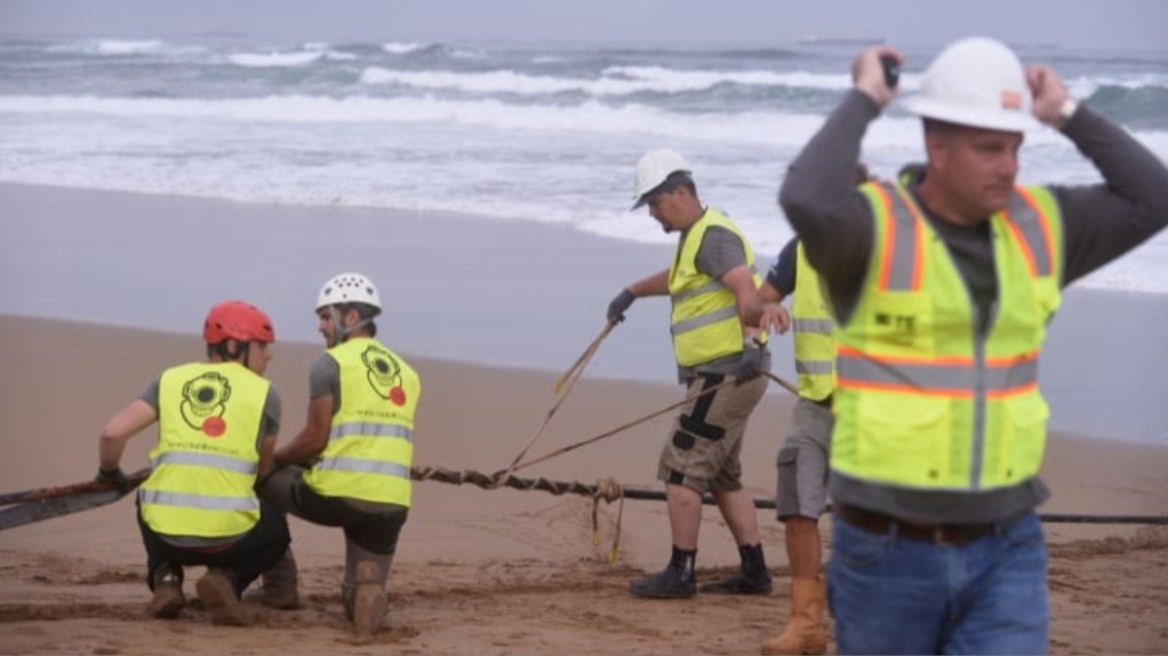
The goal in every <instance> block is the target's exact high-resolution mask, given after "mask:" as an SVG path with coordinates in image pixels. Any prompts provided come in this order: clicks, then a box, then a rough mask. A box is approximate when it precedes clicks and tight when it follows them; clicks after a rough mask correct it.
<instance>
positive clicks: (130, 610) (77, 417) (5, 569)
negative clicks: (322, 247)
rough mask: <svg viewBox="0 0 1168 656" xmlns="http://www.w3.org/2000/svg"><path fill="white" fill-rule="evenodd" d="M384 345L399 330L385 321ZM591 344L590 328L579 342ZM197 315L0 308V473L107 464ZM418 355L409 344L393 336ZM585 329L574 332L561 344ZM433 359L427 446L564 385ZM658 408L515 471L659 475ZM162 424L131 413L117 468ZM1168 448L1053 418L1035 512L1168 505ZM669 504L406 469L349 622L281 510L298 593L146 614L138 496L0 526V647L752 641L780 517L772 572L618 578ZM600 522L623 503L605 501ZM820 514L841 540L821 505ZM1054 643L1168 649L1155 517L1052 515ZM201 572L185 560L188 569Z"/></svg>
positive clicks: (587, 404)
mask: <svg viewBox="0 0 1168 656" xmlns="http://www.w3.org/2000/svg"><path fill="white" fill-rule="evenodd" d="M386 341H387V342H388V343H389V344H390V345H391V346H392V345H393V340H392V336H387V340H386ZM582 346H583V345H581V347H582ZM320 348H321V347H320V346H319V345H308V344H278V345H277V346H276V351H275V357H276V359H275V361H274V362H273V364H272V366H271V368H270V370H269V374H270V375H271V377H272V378H273V380H274V381H275V382H276V384H277V385H278V387H279V388H280V390H281V392H282V395H283V398H284V401H285V411H284V420H285V425H284V429H283V431H282V439H285V440H286V439H289V437H290V435H291V434H293V432H294V431H296V430H298V429H299V427H300V423H301V421H302V420H303V417H304V411H305V403H306V390H307V371H308V364H309V363H310V362H311V360H312V359H313V358H314V357H315V356H316V355H317V354H319V352H320ZM201 350H202V349H201V345H200V344H199V343H198V341H197V339H196V338H194V337H192V336H189V335H172V334H164V333H156V332H148V331H139V330H133V329H123V328H110V327H103V326H96V325H87V324H78V323H68V322H59V321H49V320H40V319H27V318H17V317H2V318H0V370H2V371H3V372H4V374H5V378H4V380H5V384H4V392H3V394H0V417H3V425H4V429H5V430H4V433H3V436H2V437H0V491H12V490H17V489H24V488H31V487H40V486H45V485H53V484H62V483H68V482H74V481H78V480H84V479H86V478H87V477H89V476H90V475H91V474H92V473H93V471H94V470H95V468H96V465H97V434H98V431H99V430H100V427H101V425H102V423H103V422H104V421H105V419H106V418H107V417H108V416H109V415H111V414H112V413H113V412H114V411H116V410H117V409H118V408H120V407H121V406H122V405H123V404H124V403H126V402H127V401H129V400H130V399H132V398H134V397H135V396H136V395H137V394H139V393H140V392H141V390H142V389H143V388H144V386H145V385H146V383H147V382H148V381H149V380H150V379H151V378H152V377H153V376H155V375H157V373H158V372H159V371H160V370H161V368H162V367H164V366H167V365H170V364H174V363H178V362H182V361H186V360H191V359H198V358H200V357H201V355H202V353H201ZM404 355H406V356H407V357H408V355H409V354H408V353H405V354H404ZM574 356H575V353H565V354H564V360H565V363H567V362H570V361H571V359H572V358H573V357H574ZM412 360H413V361H414V362H415V364H416V365H417V367H418V369H419V370H420V372H421V374H422V376H423V381H424V392H423V398H422V408H421V412H420V417H419V430H418V442H419V446H418V452H417V457H416V464H419V465H432V466H441V467H448V468H452V469H477V470H481V471H486V472H490V471H494V470H496V469H499V468H500V467H502V466H503V465H505V464H506V463H507V462H508V461H509V460H510V459H511V457H513V456H514V455H515V453H516V452H517V451H518V450H519V448H520V447H521V446H522V445H523V443H524V442H525V441H526V439H527V438H528V436H530V434H531V432H532V430H534V428H535V427H536V426H537V425H538V424H539V422H540V420H541V419H542V418H543V416H544V413H545V412H546V410H547V408H548V407H549V406H550V404H551V402H552V401H553V397H552V395H551V384H552V381H553V380H554V378H555V376H556V373H555V372H540V371H527V370H517V369H502V368H490V367H482V366H475V365H469V364H461V363H456V362H446V361H435V360H426V359H412ZM680 394H681V390H680V388H677V387H672V386H667V385H656V384H649V383H635V382H627V381H605V380H594V379H589V378H587V377H586V378H585V379H584V380H583V381H581V383H580V384H579V385H578V386H577V388H576V390H575V391H574V392H573V393H572V397H571V398H570V399H569V400H568V401H567V402H566V403H565V404H564V406H563V407H562V409H561V410H560V412H559V414H558V415H557V416H556V418H555V420H554V422H553V423H552V425H551V427H550V428H549V430H548V431H547V432H546V433H545V435H544V437H543V438H541V440H540V442H539V443H538V444H537V445H536V446H535V447H534V448H533V449H532V451H531V453H532V454H533V455H535V454H542V453H545V452H547V451H550V450H552V449H554V448H557V447H560V446H564V445H566V444H568V443H571V442H574V441H577V440H579V439H583V438H587V437H590V436H592V435H595V434H598V433H600V432H602V431H603V430H605V429H608V428H610V427H614V426H616V425H618V424H621V423H624V422H625V421H627V420H629V419H633V418H636V417H638V416H641V415H645V414H648V413H649V412H652V411H653V410H656V409H658V408H662V407H664V406H666V405H668V404H669V403H671V402H673V401H675V400H677V399H678V398H680ZM789 412H790V401H789V399H788V398H786V397H785V396H782V395H777V394H776V395H768V397H767V398H766V399H765V400H764V403H763V406H762V407H761V408H760V409H759V411H758V412H757V414H756V415H755V418H754V420H753V422H752V424H751V426H750V430H749V433H748V435H747V439H746V447H745V450H744V454H743V455H744V476H745V480H746V482H747V485H748V486H749V487H750V489H751V491H752V492H753V493H755V494H756V495H758V496H763V497H766V496H769V495H770V494H771V492H772V489H773V485H774V466H773V461H774V456H775V452H776V449H777V446H778V436H779V434H780V432H781V429H782V426H783V424H784V423H785V422H786V421H787V419H788V416H789ZM668 421H669V420H668V416H667V417H665V418H662V419H658V420H655V421H652V422H649V423H648V424H646V425H643V426H640V427H638V428H635V429H633V430H630V431H628V432H626V433H622V434H620V435H618V436H614V437H612V438H609V439H607V440H604V441H602V442H600V443H598V444H596V445H593V446H590V447H586V448H583V449H580V450H578V451H575V452H572V453H570V454H567V455H565V456H563V457H561V458H557V459H553V460H551V461H549V462H548V463H546V464H544V465H539V466H537V467H534V468H532V469H531V470H529V471H527V472H525V473H528V474H532V475H539V476H547V477H549V478H553V479H563V480H572V479H575V480H580V481H583V482H586V483H592V482H594V481H596V480H597V479H599V478H601V477H614V478H616V479H618V480H620V481H621V482H622V483H625V484H630V485H644V486H655V485H656V484H655V483H654V481H653V474H654V472H655V463H656V457H657V453H658V450H659V448H660V445H661V443H662V440H663V438H664V434H665V431H666V429H667V425H668ZM153 440H154V436H153V434H152V433H151V432H149V431H148V432H146V433H143V434H141V435H139V436H138V437H137V438H135V440H134V441H133V442H131V445H130V448H129V450H128V451H127V454H126V457H125V459H124V461H123V465H124V467H125V468H126V469H127V470H132V469H136V468H138V467H141V466H143V465H144V464H145V461H146V458H145V454H146V452H147V451H148V449H149V447H150V446H151V444H152V442H153ZM1166 471H1168V449H1165V448H1160V447H1153V446H1141V445H1137V444H1126V443H1116V442H1107V441H1090V440H1084V439H1077V438H1076V439H1072V438H1069V437H1067V436H1060V435H1056V436H1053V437H1052V439H1051V443H1050V448H1049V452H1048V458H1047V462H1046V465H1045V469H1044V477H1045V479H1046V480H1047V482H1048V484H1050V485H1051V487H1052V488H1053V490H1054V493H1055V496H1054V499H1052V501H1051V502H1050V503H1048V504H1047V505H1046V506H1045V507H1044V508H1043V509H1042V510H1043V511H1044V512H1067V513H1070V512H1081V513H1123V514H1156V513H1160V514H1162V513H1164V511H1165V509H1166V508H1168V477H1166V476H1165V472H1166ZM664 510H665V507H664V504H661V503H657V502H648V501H627V502H626V503H625V506H624V521H623V534H622V542H621V550H620V557H619V559H618V561H617V562H616V563H615V564H612V565H609V564H606V563H604V562H601V560H600V559H599V558H598V549H596V548H594V547H593V545H592V542H591V527H590V522H591V518H590V515H591V502H590V501H589V500H587V499H584V498H568V497H555V496H551V495H549V494H546V493H543V492H516V491H510V490H496V491H485V490H481V489H478V488H473V487H455V486H450V485H444V484H441V483H437V482H423V483H418V484H417V485H416V487H415V506H414V509H413V511H412V513H411V517H410V520H409V523H408V524H407V525H406V529H405V532H404V533H403V536H402V542H401V546H400V550H399V555H398V558H397V560H396V562H395V564H394V570H393V578H392V581H391V588H392V598H391V603H390V619H389V627H388V629H387V630H385V631H384V632H382V633H380V634H378V635H377V636H376V638H375V640H374V642H373V643H371V644H358V643H356V642H354V641H353V640H352V639H351V637H350V632H349V630H348V629H347V626H346V623H345V621H344V620H343V617H342V612H341V605H340V595H339V590H338V582H339V579H340V576H341V565H342V548H343V547H342V540H341V537H340V535H339V534H338V533H337V532H336V531H334V530H328V529H323V528H319V527H315V526H311V525H309V524H306V523H305V522H302V521H300V520H298V519H292V520H291V524H292V533H293V545H294V548H295V551H296V554H297V557H298V559H299V561H300V566H301V577H302V580H301V593H302V595H303V597H304V599H305V600H306V604H305V606H304V608H302V609H300V610H295V611H283V612H281V611H272V610H267V609H261V608H259V607H256V608H255V612H256V613H257V615H258V621H257V623H256V625H255V626H253V627H250V628H246V629H239V628H230V627H218V626H213V625H211V624H210V623H209V621H208V619H207V617H206V615H205V614H204V613H202V612H201V611H199V610H197V609H188V610H186V611H184V613H183V615H182V616H181V617H180V618H179V619H177V620H174V621H163V620H151V619H147V618H146V617H145V616H144V613H143V611H144V608H145V604H146V601H147V600H148V597H149V593H148V591H147V590H146V587H145V585H144V582H143V570H144V560H145V557H144V553H143V550H142V547H141V544H140V540H139V536H138V531H137V528H136V526H135V523H134V508H133V505H132V503H131V502H130V501H129V500H128V499H125V500H122V501H121V502H118V503H116V504H112V505H110V506H106V507H104V508H101V509H97V510H93V511H88V512H84V513H79V514H76V515H72V516H69V517H64V518H59V519H54V520H49V521H44V522H40V523H37V524H32V525H28V526H25V527H21V528H18V529H12V530H7V531H3V532H0V653H3V654H10V653H52V654H79V653H87V654H159V653H166V654H184V653H273V654H275V653H280V654H309V653H311V654H317V653H351V654H373V653H385V652H387V651H389V652H392V653H403V654H431V653H433V654H464V653H475V654H528V653H591V654H647V653H718V654H721V653H756V651H757V648H758V645H759V644H760V642H762V641H763V640H764V639H766V638H768V637H770V636H771V635H773V634H774V633H775V632H776V631H778V630H779V629H780V628H781V622H782V619H783V618H784V617H785V614H786V613H787V611H788V601H789V600H788V596H787V583H788V579H787V571H786V567H785V565H786V561H785V558H784V554H783V548H782V529H781V527H780V526H779V525H778V524H777V523H776V522H775V521H774V520H773V517H772V516H771V514H770V513H769V512H760V515H759V519H760V523H761V525H762V528H763V536H764V542H765V545H766V550H767V557H768V561H769V563H770V564H771V567H772V570H773V571H774V573H775V574H776V576H777V578H776V584H777V585H776V591H775V593H774V594H773V595H772V596H770V597H767V598H746V599H737V598H721V597H709V596H700V595H699V596H698V597H696V598H694V599H690V600H684V601H667V602H658V601H645V600H639V599H635V598H633V597H631V596H630V595H629V594H628V592H627V589H626V586H627V581H628V580H629V579H630V578H633V577H636V576H639V575H641V574H642V573H643V572H645V571H651V570H656V569H657V568H659V567H660V566H661V565H662V564H663V563H664V561H665V559H666V558H667V556H668V547H669V539H668V524H667V519H666V517H665V514H664ZM601 517H602V524H603V529H604V537H605V539H606V540H607V539H610V538H611V536H612V534H613V528H614V523H615V517H616V507H615V506H603V507H602V508H601ZM704 517H705V521H704V524H703V528H702V537H701V543H700V545H699V556H698V565H699V568H700V571H699V576H700V577H701V578H703V579H708V578H715V577H717V576H719V575H720V574H722V573H723V572H725V571H726V570H727V568H730V567H733V566H734V565H735V564H736V552H735V549H734V547H733V544H732V542H731V539H730V537H729V534H728V532H727V531H726V529H725V527H724V525H723V524H722V522H721V521H720V520H719V518H718V516H717V513H716V512H715V511H714V510H713V509H712V508H707V511H706V514H705V516H704ZM823 524H824V535H825V538H827V542H828V544H830V535H829V534H830V531H829V530H828V529H827V524H828V522H826V521H825V522H824V523H823ZM1046 528H1047V536H1048V540H1049V542H1050V545H1051V546H1050V552H1051V571H1050V588H1051V595H1052V607H1053V623H1052V643H1051V651H1052V652H1053V653H1059V654H1070V653H1076V654H1091V653H1107V654H1115V653H1133V654H1152V653H1164V652H1168V527H1160V528H1138V527H1130V526H1123V527H1117V526H1098V525H1095V526H1084V525H1069V524H1057V525H1056V524H1047V525H1046ZM200 573H201V570H200V569H199V568H194V569H193V570H192V571H189V572H188V575H187V581H188V582H187V592H188V594H192V595H193V585H192V583H191V582H192V581H193V580H194V579H195V578H196V577H197V576H198V575H199V574H200Z"/></svg>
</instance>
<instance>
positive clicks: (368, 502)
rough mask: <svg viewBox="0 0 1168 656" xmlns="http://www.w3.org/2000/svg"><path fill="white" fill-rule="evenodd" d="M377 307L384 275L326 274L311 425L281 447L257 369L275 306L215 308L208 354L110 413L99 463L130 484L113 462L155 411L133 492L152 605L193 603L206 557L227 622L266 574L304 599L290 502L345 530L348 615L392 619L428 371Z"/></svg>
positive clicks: (376, 622) (373, 625) (369, 626)
mask: <svg viewBox="0 0 1168 656" xmlns="http://www.w3.org/2000/svg"><path fill="white" fill-rule="evenodd" d="M380 313H381V299H380V296H379V295H378V293H377V288H376V287H375V286H374V284H373V282H372V281H370V280H369V279H368V278H366V277H365V276H362V275H361V274H357V273H345V274H341V275H338V276H336V277H334V278H332V279H331V280H329V281H328V282H326V283H325V284H324V286H323V287H322V288H321V290H320V294H319V295H318V296H317V300H316V314H317V317H318V318H319V320H320V324H319V331H320V334H321V335H322V336H323V337H324V339H325V343H326V345H327V347H328V350H327V351H326V352H325V353H324V354H323V355H321V356H320V357H319V358H317V360H316V361H315V362H314V363H313V365H312V369H311V372H310V374H309V397H310V400H309V407H308V416H307V420H306V421H305V424H304V427H303V428H302V429H301V430H300V432H299V433H297V434H296V437H295V438H293V440H292V441H291V442H290V443H288V444H287V445H285V446H283V447H281V448H279V449H277V448H276V433H277V431H278V430H279V426H280V410H281V406H280V397H279V395H278V394H277V393H276V390H275V389H274V388H273V387H272V385H271V383H269V382H268V380H267V379H265V378H264V377H263V374H264V370H265V369H266V368H267V364H268V360H269V359H270V355H269V351H268V349H269V347H270V345H271V344H272V343H273V342H274V341H275V340H276V334H275V330H274V329H273V327H272V322H271V320H270V319H269V318H268V315H267V314H265V313H264V312H263V311H262V310H260V309H259V308H257V307H255V306H253V305H250V304H247V303H243V302H240V301H228V302H225V303H220V304H218V305H216V306H215V307H213V308H211V311H210V312H209V313H208V314H207V318H206V321H205V323H204V326H203V338H204V341H205V342H206V343H207V362H199V363H191V364H185V365H180V366H177V367H171V368H169V369H167V370H166V371H164V372H163V373H162V375H161V376H159V378H158V379H157V380H155V381H154V382H153V383H151V384H150V385H149V386H148V387H147V389H146V391H145V392H144V393H143V394H142V396H141V397H140V398H138V399H136V400H134V401H133V402H131V403H130V404H129V405H127V406H126V407H125V408H124V409H122V410H121V411H120V412H118V413H117V414H116V415H115V416H114V417H113V418H112V419H110V420H109V422H108V423H107V424H106V426H105V428H104V429H103V431H102V435H101V443H100V453H99V457H100V466H99V469H98V475H97V478H98V480H105V481H110V482H112V483H114V484H115V485H119V486H128V485H129V481H128V480H127V478H126V476H125V474H124V473H123V472H122V470H121V468H120V466H119V463H120V460H121V456H122V453H123V451H124V449H125V445H126V442H127V440H129V439H130V438H131V437H132V436H133V435H135V434H137V433H139V432H140V431H142V430H143V429H145V428H146V427H147V426H150V425H151V424H153V423H154V422H155V421H157V422H158V425H159V428H158V444H157V445H156V446H155V447H154V449H153V450H152V451H151V452H150V466H151V473H150V476H149V478H147V479H146V480H145V482H143V483H142V485H141V488H140V489H139V491H138V525H139V527H140V528H141V531H142V541H143V543H144V544H145V546H146V554H147V578H146V581H147V584H148V585H149V586H150V589H151V590H152V591H153V594H154V596H153V598H152V599H151V602H150V605H149V608H148V612H149V614H150V615H151V616H152V617H157V618H168V619H169V618H174V617H177V616H178V614H179V613H180V612H181V611H182V609H183V607H184V606H186V598H185V596H184V594H183V590H182V583H183V566H187V565H203V566H206V567H207V571H206V573H205V574H204V575H203V576H202V577H201V578H200V579H199V580H198V582H197V583H196V586H195V589H196V591H197V592H198V594H199V598H200V599H201V600H202V602H203V606H204V608H205V609H206V610H207V612H208V613H209V614H210V616H211V619H212V621H213V622H215V623H217V624H229V625H236V626H242V625H246V624H248V623H250V620H251V617H250V615H249V614H248V613H247V611H246V609H245V608H244V606H243V604H242V603H241V596H242V594H243V592H244V590H245V589H246V588H247V587H248V585H250V584H251V583H252V582H253V581H255V580H256V579H258V578H260V577H261V575H262V577H263V581H262V588H261V589H260V590H258V591H257V594H256V595H255V597H256V599H257V601H259V602H261V603H264V604H266V605H269V606H272V607H275V608H284V609H288V608H296V607H297V606H298V605H299V592H298V582H297V579H298V577H297V571H296V562H295V559H294V558H293V556H292V552H291V550H290V548H289V544H290V542H291V538H290V537H289V532H288V523H287V518H286V513H292V514H293V515H296V516H297V517H300V518H302V519H304V520H306V521H308V522H311V523H314V524H320V525H324V526H335V527H340V528H341V529H342V530H343V532H344V536H345V574H344V579H343V581H342V583H341V599H342V602H343V606H344V609H345V614H346V616H347V617H348V618H349V620H351V621H352V622H353V624H354V627H355V628H356V630H357V631H358V633H362V634H372V633H374V632H376V631H377V630H378V629H379V628H380V627H381V626H382V624H383V623H384V621H385V615H386V609H387V592H386V581H387V580H388V578H389V573H390V565H391V564H392V560H393V555H394V552H395V550H396V547H397V542H398V536H399V535H400V533H401V529H402V526H403V525H404V524H405V521H406V517H407V516H408V514H409V507H410V495H411V482H410V466H411V464H412V462H413V451H414V444H413V432H414V415H415V412H416V410H417V407H418V398H419V396H420V394H421V381H420V379H419V377H418V374H417V372H415V371H414V369H413V368H412V367H410V365H409V364H408V363H407V362H406V361H405V360H403V359H402V358H401V357H400V356H399V355H398V354H396V353H394V352H393V351H391V350H390V349H388V348H387V347H386V346H385V345H384V344H382V343H381V342H380V341H378V340H377V338H376V335H377V324H376V323H375V319H376V317H377V315H378V314H380Z"/></svg>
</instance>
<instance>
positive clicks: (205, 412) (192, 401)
mask: <svg viewBox="0 0 1168 656" xmlns="http://www.w3.org/2000/svg"><path fill="white" fill-rule="evenodd" d="M182 395H183V401H182V404H181V405H180V406H179V410H180V411H181V412H182V418H183V421H185V422H187V425H188V426H190V427H191V428H193V429H195V430H198V431H202V432H203V434H204V435H206V436H207V437H219V436H221V435H223V433H225V432H226V431H227V422H225V421H223V413H224V411H226V410H227V399H229V398H231V383H229V382H228V381H227V378H226V377H224V376H223V375H221V374H219V373H216V372H214V371H208V372H206V373H204V374H203V375H201V376H198V377H197V378H192V379H191V380H188V381H187V382H186V383H185V384H184V385H183V388H182Z"/></svg>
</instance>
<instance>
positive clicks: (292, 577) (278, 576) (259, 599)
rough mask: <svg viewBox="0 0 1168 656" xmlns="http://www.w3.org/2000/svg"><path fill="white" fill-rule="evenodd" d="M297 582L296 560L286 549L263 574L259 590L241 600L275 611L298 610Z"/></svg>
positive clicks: (249, 593) (298, 593)
mask: <svg viewBox="0 0 1168 656" xmlns="http://www.w3.org/2000/svg"><path fill="white" fill-rule="evenodd" d="M297 581H298V576H297V574H296V558H294V557H293V556H292V549H291V548H288V549H287V550H286V551H285V552H284V555H283V556H282V557H281V558H280V560H279V561H277V562H276V564H275V565H273V566H272V568H271V569H269V570H268V571H266V572H264V573H263V577H262V584H261V587H260V589H259V590H252V591H251V592H248V593H247V594H245V595H244V596H243V599H244V601H254V602H256V603H259V604H263V605H264V606H267V607H268V608H275V609H277V610H292V609H294V608H300V592H299V590H298V589H297Z"/></svg>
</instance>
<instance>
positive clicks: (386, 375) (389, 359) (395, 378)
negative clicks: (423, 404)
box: [361, 346, 406, 406]
mask: <svg viewBox="0 0 1168 656" xmlns="http://www.w3.org/2000/svg"><path fill="white" fill-rule="evenodd" d="M361 362H363V363H365V370H366V371H365V379H366V380H368V381H369V386H370V387H372V388H373V391H374V392H376V393H377V395H378V396H380V397H381V398H383V399H386V400H388V401H389V402H391V403H393V404H394V405H397V406H402V405H405V404H406V391H405V390H404V389H403V388H402V386H401V383H402V376H401V363H399V362H398V361H397V359H396V358H394V357H393V356H392V355H390V354H389V352H388V351H385V350H384V349H381V348H379V347H377V346H370V347H369V348H367V349H365V352H364V353H362V354H361Z"/></svg>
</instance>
